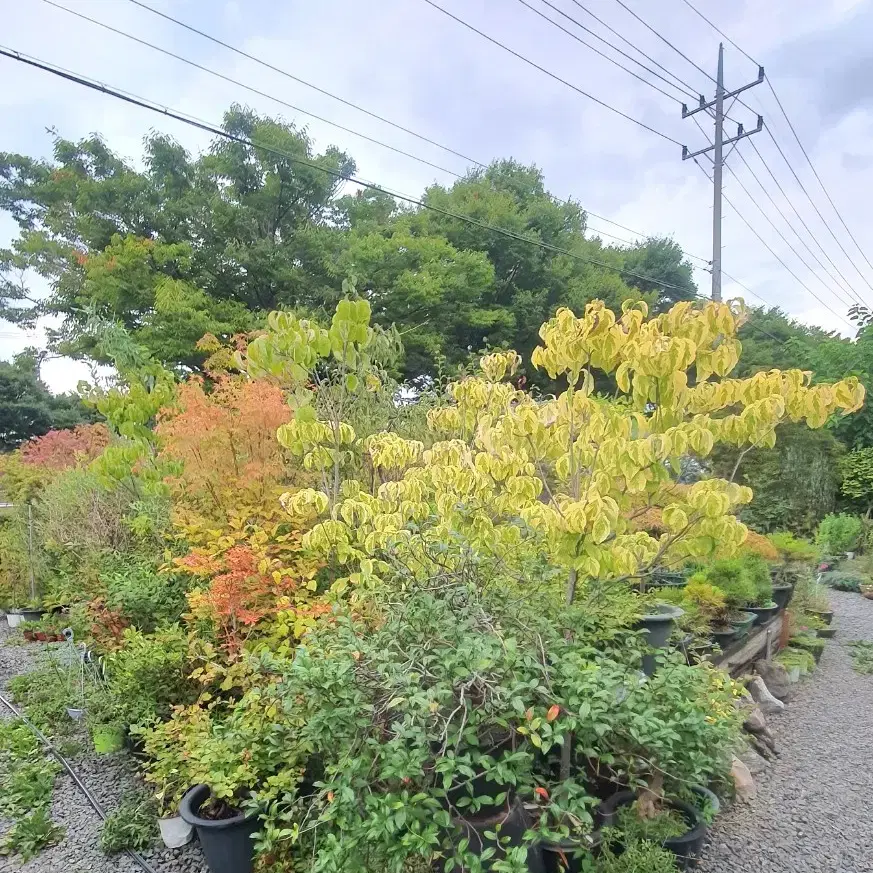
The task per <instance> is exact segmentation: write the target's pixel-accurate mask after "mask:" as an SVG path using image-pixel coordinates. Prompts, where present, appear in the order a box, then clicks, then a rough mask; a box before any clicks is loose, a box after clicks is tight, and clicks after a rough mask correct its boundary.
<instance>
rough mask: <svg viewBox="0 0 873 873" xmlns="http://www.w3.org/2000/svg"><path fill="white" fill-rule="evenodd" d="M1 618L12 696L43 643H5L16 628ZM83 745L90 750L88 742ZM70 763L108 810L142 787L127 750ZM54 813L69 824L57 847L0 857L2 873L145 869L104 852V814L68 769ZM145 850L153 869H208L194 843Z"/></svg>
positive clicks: (172, 872)
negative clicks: (27, 856) (24, 857)
mask: <svg viewBox="0 0 873 873" xmlns="http://www.w3.org/2000/svg"><path fill="white" fill-rule="evenodd" d="M0 622H2V624H0V688H2V689H3V693H4V696H7V697H8V695H6V693H5V689H6V683H7V682H8V681H9V679H11V678H12V677H13V676H16V675H18V674H19V673H25V672H27V671H28V669H30V668H31V665H32V664H33V661H34V658H35V656H36V653H37V652H39V651H40V650H41V649H44V644H42V643H29V644H25V645H7V640H8V639H9V637H10V633H14V632H10V631H9V628H8V627H7V625H6V619H5V618H4V619H0ZM8 717H11V715H10V713H9V711H8V710H7V709H6V707H5V706H3V705H2V704H0V718H8ZM83 746H85V748H87V749H89V750H90V749H91V746H90V745H86V744H85V743H84V742H83ZM70 764H71V766H72V767H73V769H74V770H75V771H76V774H77V775H78V776H79V778H80V779H81V780H82V781H83V782H84V783H85V784H86V785H87V786H88V788H89V789H90V791H91V792H92V793H93V794H94V796H95V797H96V799H97V801H98V802H99V803H100V805H101V806H102V807H103V809H104V810H105V811H106V812H107V813H108V812H111V811H112V810H113V808H114V807H115V806H116V804H117V803H118V800H119V799H120V797H121V795H122V794H123V793H124V792H125V791H131V790H134V789H136V788H141V787H142V783H140V782H139V780H138V778H137V776H136V773H135V768H134V766H133V762H132V760H131V758H130V757H129V756H128V755H127V754H125V753H120V754H117V755H99V756H98V755H96V754H94V753H93V751H86V752H83V753H82V754H80V755H77V756H76V757H75V758H72V759H70ZM51 815H52V819H53V820H54V821H55V822H56V823H57V824H59V825H62V826H63V827H64V828H66V835H65V837H64V839H63V840H62V841H61V842H60V843H58V844H57V845H56V846H50V847H48V848H46V849H43V851H42V852H40V853H39V854H38V855H37V856H36V857H35V858H31V860H30V861H28V862H27V863H22V862H21V859H20V858H3V857H2V856H0V873H12V871H16V873H135V871H140V873H141V870H142V868H141V867H139V865H138V864H136V863H135V862H134V861H133V859H132V858H130V857H129V856H127V855H125V854H120V855H115V856H113V857H109V858H108V857H107V856H106V855H104V854H103V852H102V851H101V850H100V845H99V843H100V827H101V821H100V818H99V817H98V815H97V813H96V812H95V811H94V809H93V808H92V807H91V805H90V804H89V803H88V801H87V800H86V799H85V796H84V795H83V794H82V792H81V790H80V789H79V788H78V787H77V786H76V784H75V783H74V782H73V780H72V778H71V777H70V776H69V774H68V773H67V772H66V771H62V772H61V773H60V774H59V775H58V777H57V779H56V781H55V791H54V796H53V798H52V813H51ZM4 824H5V823H3V822H2V821H0V834H2V832H3V831H4V830H5V827H4ZM142 854H143V856H144V857H145V858H146V860H148V861H149V863H150V864H151V865H152V867H153V868H154V869H155V873H207V870H208V868H207V867H206V863H205V861H204V860H203V855H202V854H201V852H200V848H199V846H197V844H196V842H195V843H191V844H189V845H188V846H185V847H183V848H181V849H167V848H165V847H164V845H163V843H161V842H160V839H159V838H157V837H156V840H155V846H154V848H153V849H152V850H150V851H146V852H143V853H142Z"/></svg>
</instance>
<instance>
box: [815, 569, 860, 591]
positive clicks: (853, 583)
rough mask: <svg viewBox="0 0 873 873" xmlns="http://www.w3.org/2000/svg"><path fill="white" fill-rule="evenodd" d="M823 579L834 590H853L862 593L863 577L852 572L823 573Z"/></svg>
mask: <svg viewBox="0 0 873 873" xmlns="http://www.w3.org/2000/svg"><path fill="white" fill-rule="evenodd" d="M821 581H822V582H823V583H824V584H825V585H827V586H828V588H833V589H834V591H851V592H853V593H855V594H860V592H861V585H862V583H863V579H862V578H861V577H860V576H854V575H852V574H850V573H823V574H822V579H821Z"/></svg>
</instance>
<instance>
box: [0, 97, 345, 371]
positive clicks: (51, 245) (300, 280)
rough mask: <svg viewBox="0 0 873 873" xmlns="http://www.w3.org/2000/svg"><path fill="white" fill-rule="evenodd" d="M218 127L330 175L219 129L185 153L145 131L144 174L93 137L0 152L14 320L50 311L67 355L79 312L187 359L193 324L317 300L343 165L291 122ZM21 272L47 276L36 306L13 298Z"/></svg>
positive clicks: (241, 113) (218, 329)
mask: <svg viewBox="0 0 873 873" xmlns="http://www.w3.org/2000/svg"><path fill="white" fill-rule="evenodd" d="M223 127H224V129H225V130H226V131H228V132H229V133H232V134H234V135H237V136H241V137H244V138H249V139H252V140H253V141H255V142H259V143H264V144H266V145H269V146H270V147H272V148H275V149H278V150H280V151H282V152H285V153H287V154H289V155H291V156H293V157H295V158H300V159H304V160H306V161H309V162H311V163H313V164H315V165H317V166H318V167H323V168H324V169H325V170H329V171H330V173H327V172H322V171H321V170H319V169H316V168H310V167H307V166H302V165H300V164H297V163H294V162H293V161H291V160H289V159H285V158H282V157H279V156H277V155H276V154H275V153H274V152H267V151H265V150H263V149H258V148H254V147H249V146H246V145H244V144H241V143H237V142H229V141H227V140H225V139H221V138H220V139H217V140H216V141H215V142H214V143H213V144H212V146H211V147H210V149H209V151H208V152H207V153H206V154H204V155H202V156H200V157H198V158H191V157H190V156H189V155H188V154H187V153H186V152H185V150H184V149H183V148H182V147H181V146H180V145H178V144H177V143H175V142H173V141H172V140H170V139H169V138H167V137H165V136H162V135H158V134H155V135H152V136H150V137H149V138H147V139H146V142H145V165H146V166H145V170H144V171H143V172H138V171H136V170H134V169H133V168H132V167H130V166H128V165H127V164H126V163H125V162H124V161H123V160H121V159H120V158H119V157H118V156H116V155H114V154H113V153H112V152H111V151H110V150H109V148H108V147H107V146H106V144H105V143H104V142H103V141H102V140H101V139H100V138H99V137H96V136H94V137H89V138H87V139H84V140H81V141H80V142H75V143H74V142H70V141H67V140H64V139H61V138H60V137H57V138H56V139H55V147H54V160H53V161H37V160H34V159H31V158H28V157H26V156H23V155H13V154H2V155H0V209H5V210H6V211H8V212H9V213H10V214H11V215H12V217H13V218H14V219H15V220H16V221H17V223H18V225H19V229H20V234H19V237H18V238H17V239H16V240H15V241H14V243H13V246H12V249H11V250H9V251H5V252H0V271H2V284H0V299H3V300H5V302H6V306H7V308H9V307H12V308H13V309H14V310H15V312H14V313H13V315H14V317H16V318H17V319H18V320H20V321H27V320H30V321H32V320H33V319H34V318H35V317H37V316H38V315H41V314H44V313H56V314H60V315H62V316H63V317H64V319H65V322H64V329H63V330H62V331H61V332H60V333H57V334H55V335H54V336H53V337H52V342H53V344H54V345H56V346H58V347H61V346H62V347H63V350H64V351H66V352H69V353H73V354H80V355H86V354H88V353H89V352H90V351H92V345H91V344H90V343H89V342H88V340H87V338H86V339H84V340H83V339H82V333H83V328H84V327H85V325H86V324H87V321H88V318H89V317H90V316H91V315H93V314H96V315H98V316H100V317H102V318H107V319H117V318H123V319H125V320H126V324H127V326H128V327H129V328H130V329H131V331H132V332H133V335H134V337H135V338H136V339H137V340H138V341H139V342H141V343H143V344H144V345H146V346H147V347H149V350H150V351H152V352H153V353H154V355H155V357H157V358H158V359H159V360H161V361H162V362H165V363H169V364H176V365H182V366H185V367H189V366H192V365H193V363H195V362H196V354H194V353H193V350H192V348H191V346H192V345H193V341H192V340H191V336H192V335H193V334H194V333H196V330H200V328H201V327H203V326H207V325H208V328H207V329H208V330H209V331H211V332H212V333H215V334H216V335H219V334H221V333H222V332H226V331H228V330H236V329H238V328H239V324H240V321H243V320H244V319H243V315H242V314H243V313H262V312H265V311H269V310H270V309H273V308H276V307H282V306H299V305H303V306H307V305H316V306H317V305H319V304H320V303H321V302H322V301H323V300H324V298H325V297H326V296H327V297H330V296H331V294H332V293H333V292H332V286H333V285H334V278H333V274H332V271H331V269H330V265H331V264H332V262H333V261H334V259H335V255H336V254H337V251H338V246H340V245H341V241H342V234H341V232H340V230H339V229H338V227H337V226H336V221H335V216H334V208H335V202H334V197H335V194H336V191H337V189H338V187H339V185H340V184H341V181H342V176H344V175H348V174H350V173H352V172H353V171H354V162H353V161H352V160H351V158H349V157H348V156H347V155H346V154H344V153H343V152H341V151H339V150H338V149H335V148H332V147H331V148H328V149H326V150H325V152H324V153H322V154H315V153H314V151H313V148H312V144H311V141H310V139H309V137H308V136H307V134H306V133H305V132H303V131H300V130H297V129H296V128H295V127H294V125H292V124H285V123H282V122H278V121H273V120H271V119H266V118H261V117H259V116H258V115H256V114H255V113H253V112H251V111H250V110H245V109H241V108H240V107H237V106H234V107H231V109H230V110H229V111H228V112H227V113H226V114H225V118H224V123H223ZM150 244H151V247H149V246H150ZM92 259H94V260H93V261H92ZM25 269H31V270H35V271H36V272H37V273H39V274H40V275H42V276H43V277H44V278H45V279H47V280H48V281H49V283H50V284H51V287H52V293H51V294H50V296H49V298H48V299H47V300H45V301H43V302H42V303H40V304H37V305H30V306H27V305H26V300H25V299H24V296H23V292H22V290H21V286H20V275H21V271H22V270H25ZM114 270H118V271H119V273H118V275H117V276H116V275H113V274H112V273H113V271H114ZM192 294H193V295H194V297H193V298H192V296H191V295H192ZM5 314H6V310H0V315H4V316H5ZM171 325H180V326H181V328H182V329H181V333H180V335H179V336H178V337H174V335H173V334H174V331H173V329H172V326H171ZM195 328H196V330H195ZM205 332H206V331H202V333H205ZM202 333H201V335H202ZM197 338H198V337H194V340H196V339H197Z"/></svg>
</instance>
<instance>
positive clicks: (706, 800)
mask: <svg viewBox="0 0 873 873" xmlns="http://www.w3.org/2000/svg"><path fill="white" fill-rule="evenodd" d="M689 791H690V792H691V793H692V794H693V795H694V796H695V797H697V798H698V800H699V801H700V802H699V803H698V804H695V805H696V806H697V810H698V812H699V813H700V814H701V815H703V807H704V806H707V805H708V806H709V808H710V810H711V811H712V817H713V818H715V816H717V815H718V814H719V813H720V812H721V801H720V800H719V799H718V795H717V794H716V793H715V792H714V791H710V790H709V789H708V788H706V787H704V786H703V785H692V786H691V788H690V789H689Z"/></svg>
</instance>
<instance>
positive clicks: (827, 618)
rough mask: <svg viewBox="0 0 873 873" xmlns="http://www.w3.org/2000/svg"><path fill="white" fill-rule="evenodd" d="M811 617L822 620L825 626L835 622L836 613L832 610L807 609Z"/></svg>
mask: <svg viewBox="0 0 873 873" xmlns="http://www.w3.org/2000/svg"><path fill="white" fill-rule="evenodd" d="M807 612H808V613H809V614H810V615H814V616H815V617H816V618H820V619H821V620H822V621H823V622H824V623H825V624H830V623H831V622H832V621H833V620H834V611H833V610H832V609H822V610H819V609H807Z"/></svg>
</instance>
